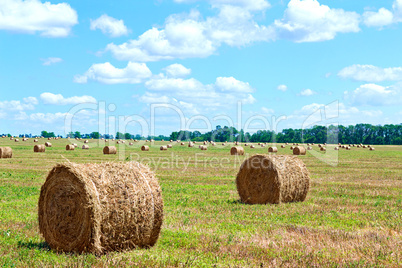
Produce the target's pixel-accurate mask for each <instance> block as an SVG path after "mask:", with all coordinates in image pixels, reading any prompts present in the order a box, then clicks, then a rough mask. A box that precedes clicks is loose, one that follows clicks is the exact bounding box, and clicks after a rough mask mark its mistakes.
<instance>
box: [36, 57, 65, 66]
mask: <svg viewBox="0 0 402 268" xmlns="http://www.w3.org/2000/svg"><path fill="white" fill-rule="evenodd" d="M41 60H42V61H43V63H42V65H45V66H49V65H52V64H55V63H58V62H62V61H63V60H62V59H61V58H54V57H50V58H46V59H41Z"/></svg>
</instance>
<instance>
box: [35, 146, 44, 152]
mask: <svg viewBox="0 0 402 268" xmlns="http://www.w3.org/2000/svg"><path fill="white" fill-rule="evenodd" d="M45 150H46V147H45V145H44V144H36V145H35V146H34V153H44V152H45Z"/></svg>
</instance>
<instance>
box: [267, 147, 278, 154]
mask: <svg viewBox="0 0 402 268" xmlns="http://www.w3.org/2000/svg"><path fill="white" fill-rule="evenodd" d="M277 152H278V148H276V147H269V148H268V153H277Z"/></svg>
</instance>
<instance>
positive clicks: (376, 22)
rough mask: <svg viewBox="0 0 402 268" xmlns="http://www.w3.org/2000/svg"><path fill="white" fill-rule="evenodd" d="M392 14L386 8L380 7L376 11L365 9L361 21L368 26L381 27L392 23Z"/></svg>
mask: <svg viewBox="0 0 402 268" xmlns="http://www.w3.org/2000/svg"><path fill="white" fill-rule="evenodd" d="M393 20H394V15H393V14H392V12H391V11H389V10H388V9H386V8H380V9H379V10H378V12H373V11H366V12H364V13H363V22H364V24H365V25H366V26H368V27H383V26H386V25H389V24H392V22H393Z"/></svg>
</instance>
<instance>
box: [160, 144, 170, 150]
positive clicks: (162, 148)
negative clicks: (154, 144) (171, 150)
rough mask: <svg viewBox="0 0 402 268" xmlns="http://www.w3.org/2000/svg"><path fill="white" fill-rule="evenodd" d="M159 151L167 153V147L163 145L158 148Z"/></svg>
mask: <svg viewBox="0 0 402 268" xmlns="http://www.w3.org/2000/svg"><path fill="white" fill-rule="evenodd" d="M159 149H160V150H161V151H167V149H168V148H167V146H166V145H164V146H161V147H160V148H159Z"/></svg>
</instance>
